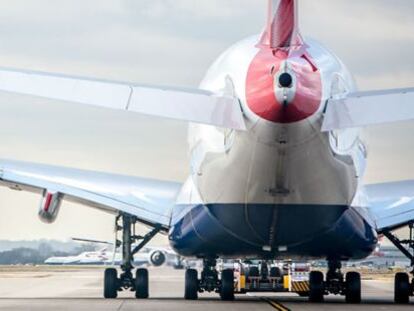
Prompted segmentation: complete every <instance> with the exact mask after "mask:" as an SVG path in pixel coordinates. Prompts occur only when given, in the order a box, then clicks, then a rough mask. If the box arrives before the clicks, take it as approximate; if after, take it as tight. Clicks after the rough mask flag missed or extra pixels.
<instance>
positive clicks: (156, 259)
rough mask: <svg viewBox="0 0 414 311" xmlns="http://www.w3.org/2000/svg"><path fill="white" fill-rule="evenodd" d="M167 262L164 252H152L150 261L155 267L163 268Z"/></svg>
mask: <svg viewBox="0 0 414 311" xmlns="http://www.w3.org/2000/svg"><path fill="white" fill-rule="evenodd" d="M165 260H166V258H165V254H164V253H163V252H162V251H152V252H151V253H150V255H149V261H150V263H151V264H152V265H153V266H155V267H159V266H162V265H163V264H164V263H165Z"/></svg>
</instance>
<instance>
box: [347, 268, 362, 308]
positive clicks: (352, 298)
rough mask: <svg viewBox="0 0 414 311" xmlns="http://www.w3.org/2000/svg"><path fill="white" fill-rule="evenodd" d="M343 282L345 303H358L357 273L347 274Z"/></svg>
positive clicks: (358, 284) (359, 292) (358, 283)
mask: <svg viewBox="0 0 414 311" xmlns="http://www.w3.org/2000/svg"><path fill="white" fill-rule="evenodd" d="M345 280H346V281H345V301H346V302H347V303H360V302H361V275H360V274H359V273H358V272H348V273H347V274H346V278H345Z"/></svg>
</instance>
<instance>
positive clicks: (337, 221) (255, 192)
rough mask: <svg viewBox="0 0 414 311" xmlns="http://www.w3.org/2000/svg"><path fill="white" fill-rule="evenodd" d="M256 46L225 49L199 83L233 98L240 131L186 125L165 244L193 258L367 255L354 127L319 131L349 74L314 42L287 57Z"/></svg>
mask: <svg viewBox="0 0 414 311" xmlns="http://www.w3.org/2000/svg"><path fill="white" fill-rule="evenodd" d="M258 41H259V38H258V37H256V36H255V37H251V38H248V39H246V40H243V41H242V42H240V43H238V44H236V45H234V46H233V47H231V48H230V49H229V50H227V51H226V52H225V53H223V54H222V55H221V56H220V57H219V58H218V60H217V61H216V62H215V63H214V64H213V65H212V67H211V68H210V70H209V71H208V73H207V75H206V77H205V78H204V80H203V82H202V83H201V86H200V87H201V88H202V89H205V90H209V91H213V92H219V93H220V92H221V93H224V94H228V95H234V96H236V97H237V98H238V99H239V101H240V105H241V107H242V110H243V112H244V115H245V121H246V124H247V131H234V130H223V129H220V128H216V127H212V126H207V125H200V124H192V125H190V128H189V146H190V153H191V176H189V178H188V180H187V181H186V183H185V185H184V186H183V188H182V191H181V192H180V194H179V196H178V199H177V204H176V206H175V208H174V210H173V214H172V220H171V221H172V226H171V230H170V234H169V238H170V242H171V245H172V247H173V248H174V249H175V250H176V251H177V252H179V253H180V254H182V255H186V256H199V257H208V256H224V257H235V258H237V257H252V258H258V257H263V258H277V257H290V258H291V257H324V258H332V257H335V258H336V259H348V258H363V257H366V256H368V255H369V254H370V253H371V252H372V251H373V250H374V249H375V245H376V242H377V236H376V233H375V230H374V225H373V222H372V221H371V218H370V216H369V215H368V214H367V211H366V209H365V207H364V200H363V198H364V197H363V191H362V190H363V187H362V183H361V179H362V177H363V174H364V170H365V162H366V149H365V146H364V144H363V142H362V141H361V139H360V137H359V132H358V130H344V131H337V132H330V133H328V132H322V131H321V126H322V117H323V113H324V110H325V108H326V107H325V106H326V103H327V100H328V99H329V98H332V97H339V98H340V97H341V96H345V95H346V94H348V93H349V92H352V91H355V84H354V81H353V79H352V77H351V75H350V74H349V72H348V70H347V69H346V68H345V66H344V65H343V64H342V62H341V61H340V60H339V59H338V58H337V57H336V56H335V55H333V54H332V53H331V52H329V51H328V50H326V49H325V48H323V47H322V46H321V45H320V44H319V43H317V42H315V41H313V40H307V41H306V43H304V44H303V45H300V46H298V47H296V48H293V49H291V51H289V53H287V52H284V51H283V50H281V51H278V52H274V50H270V49H268V48H266V47H263V46H260V44H257V42H258ZM286 72H287V73H289V75H290V76H291V77H293V81H290V85H289V86H283V84H284V83H285V82H284V81H282V78H281V75H282V74H283V73H286ZM278 79H279V80H278ZM288 83H289V81H288Z"/></svg>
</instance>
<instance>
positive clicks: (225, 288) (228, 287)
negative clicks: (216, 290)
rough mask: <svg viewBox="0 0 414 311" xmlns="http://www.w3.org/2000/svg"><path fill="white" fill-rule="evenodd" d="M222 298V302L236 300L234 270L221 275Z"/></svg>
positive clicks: (228, 270) (225, 271) (224, 271)
mask: <svg viewBox="0 0 414 311" xmlns="http://www.w3.org/2000/svg"><path fill="white" fill-rule="evenodd" d="M220 297H221V299H222V300H226V301H231V300H234V271H233V269H226V270H223V272H222V273H221V286H220Z"/></svg>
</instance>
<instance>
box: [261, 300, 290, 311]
mask: <svg viewBox="0 0 414 311" xmlns="http://www.w3.org/2000/svg"><path fill="white" fill-rule="evenodd" d="M262 300H263V301H265V302H267V303H268V304H269V305H271V306H272V307H273V308H275V309H276V310H278V311H290V309H289V308H286V307H285V306H284V305H282V304H281V303H280V302H277V301H275V300H271V299H269V298H262Z"/></svg>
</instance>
